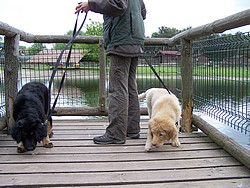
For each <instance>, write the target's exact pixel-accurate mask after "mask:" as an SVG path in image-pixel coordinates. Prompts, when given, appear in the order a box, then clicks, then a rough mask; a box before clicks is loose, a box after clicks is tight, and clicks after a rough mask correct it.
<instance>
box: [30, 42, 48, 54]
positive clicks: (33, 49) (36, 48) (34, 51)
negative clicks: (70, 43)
mask: <svg viewBox="0 0 250 188" xmlns="http://www.w3.org/2000/svg"><path fill="white" fill-rule="evenodd" d="M44 49H47V47H46V46H45V45H43V44H42V43H35V44H33V45H32V46H31V47H29V48H27V54H26V55H35V54H37V53H39V52H40V51H42V50H44Z"/></svg>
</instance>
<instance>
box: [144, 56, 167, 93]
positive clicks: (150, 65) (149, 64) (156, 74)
mask: <svg viewBox="0 0 250 188" xmlns="http://www.w3.org/2000/svg"><path fill="white" fill-rule="evenodd" d="M143 58H144V59H145V61H146V63H147V64H148V66H149V67H150V68H151V70H152V71H153V72H154V74H155V76H156V77H157V78H158V80H159V81H160V82H161V84H162V85H163V87H164V88H165V89H166V90H167V91H168V93H169V94H170V95H171V92H170V91H169V89H168V88H167V86H166V85H165V84H164V82H163V81H162V79H161V78H160V76H159V75H158V73H157V72H156V70H155V68H154V67H153V65H152V64H151V63H149V61H148V60H147V58H146V57H145V56H143Z"/></svg>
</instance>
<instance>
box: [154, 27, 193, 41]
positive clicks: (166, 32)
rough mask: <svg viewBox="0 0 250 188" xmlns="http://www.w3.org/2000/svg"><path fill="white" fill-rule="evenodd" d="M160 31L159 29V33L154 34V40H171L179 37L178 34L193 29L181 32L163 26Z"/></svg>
mask: <svg viewBox="0 0 250 188" xmlns="http://www.w3.org/2000/svg"><path fill="white" fill-rule="evenodd" d="M158 29H159V31H158V32H154V33H153V34H152V38H171V37H173V36H175V35H177V34H178V33H181V32H183V31H186V30H188V29H191V27H188V28H186V29H182V30H179V29H176V28H170V27H166V26H161V27H159V28H158Z"/></svg>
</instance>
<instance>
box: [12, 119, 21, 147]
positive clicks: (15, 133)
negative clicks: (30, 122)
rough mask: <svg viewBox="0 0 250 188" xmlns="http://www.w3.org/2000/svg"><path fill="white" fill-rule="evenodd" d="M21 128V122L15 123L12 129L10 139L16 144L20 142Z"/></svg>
mask: <svg viewBox="0 0 250 188" xmlns="http://www.w3.org/2000/svg"><path fill="white" fill-rule="evenodd" d="M22 128H23V122H22V120H20V121H17V122H15V124H14V126H13V128H12V133H11V135H12V138H13V139H14V140H15V141H16V142H17V143H19V142H21V140H22Z"/></svg>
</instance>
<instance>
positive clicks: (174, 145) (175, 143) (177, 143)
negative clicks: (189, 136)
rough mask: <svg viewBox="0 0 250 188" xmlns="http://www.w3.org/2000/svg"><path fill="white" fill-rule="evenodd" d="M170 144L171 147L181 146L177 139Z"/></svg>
mask: <svg viewBox="0 0 250 188" xmlns="http://www.w3.org/2000/svg"><path fill="white" fill-rule="evenodd" d="M171 145H172V146H173V147H180V146H181V143H180V142H179V141H176V142H172V143H171Z"/></svg>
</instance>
